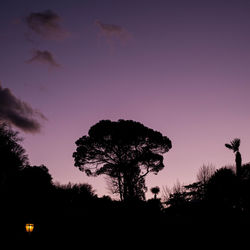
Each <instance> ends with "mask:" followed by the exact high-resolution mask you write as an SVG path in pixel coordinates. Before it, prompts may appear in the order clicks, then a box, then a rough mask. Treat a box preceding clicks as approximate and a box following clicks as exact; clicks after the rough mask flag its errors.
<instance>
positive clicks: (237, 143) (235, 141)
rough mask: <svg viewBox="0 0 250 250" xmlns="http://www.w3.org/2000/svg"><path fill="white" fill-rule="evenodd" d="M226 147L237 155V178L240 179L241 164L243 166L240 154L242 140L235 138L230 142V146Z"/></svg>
mask: <svg viewBox="0 0 250 250" xmlns="http://www.w3.org/2000/svg"><path fill="white" fill-rule="evenodd" d="M225 146H226V147H227V148H229V149H230V150H233V152H234V153H235V163H236V176H238V177H239V176H240V174H241V164H242V158H241V154H240V152H239V147H240V139H239V138H235V139H233V140H232V141H231V142H230V144H228V143H226V144H225Z"/></svg>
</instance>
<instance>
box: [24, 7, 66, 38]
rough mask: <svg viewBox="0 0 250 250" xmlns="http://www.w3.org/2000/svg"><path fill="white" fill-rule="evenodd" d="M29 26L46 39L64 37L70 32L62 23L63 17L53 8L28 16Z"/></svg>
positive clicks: (26, 20)
mask: <svg viewBox="0 0 250 250" xmlns="http://www.w3.org/2000/svg"><path fill="white" fill-rule="evenodd" d="M25 22H26V24H27V25H28V27H29V28H30V29H31V30H32V31H33V32H34V33H36V34H37V35H40V36H41V37H43V38H44V39H59V40H60V39H64V38H66V37H68V36H69V32H68V31H66V30H65V29H63V28H62V27H61V25H60V22H61V17H60V16H59V15H58V14H56V13H55V12H53V11H52V10H45V11H43V12H32V13H30V14H29V15H28V16H27V17H26V18H25Z"/></svg>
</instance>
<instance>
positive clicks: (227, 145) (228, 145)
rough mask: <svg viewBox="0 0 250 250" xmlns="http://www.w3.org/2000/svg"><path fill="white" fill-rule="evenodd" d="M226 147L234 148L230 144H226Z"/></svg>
mask: <svg viewBox="0 0 250 250" xmlns="http://www.w3.org/2000/svg"><path fill="white" fill-rule="evenodd" d="M225 147H227V148H229V149H233V147H232V146H231V145H230V144H227V143H226V144H225Z"/></svg>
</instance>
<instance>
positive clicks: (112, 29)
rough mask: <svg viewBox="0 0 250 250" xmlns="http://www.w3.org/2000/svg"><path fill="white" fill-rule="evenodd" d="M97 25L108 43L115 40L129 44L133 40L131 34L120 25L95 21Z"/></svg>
mask: <svg viewBox="0 0 250 250" xmlns="http://www.w3.org/2000/svg"><path fill="white" fill-rule="evenodd" d="M95 25H96V26H97V27H98V28H99V30H100V32H101V35H102V36H104V37H105V38H106V40H107V41H108V42H112V41H114V40H119V41H120V42H127V41H128V40H129V39H130V38H131V35H130V33H129V32H128V31H127V30H126V29H124V28H123V27H121V26H119V25H115V24H106V23H103V22H101V21H99V20H96V21H95Z"/></svg>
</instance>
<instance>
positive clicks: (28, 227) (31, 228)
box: [25, 223, 34, 233]
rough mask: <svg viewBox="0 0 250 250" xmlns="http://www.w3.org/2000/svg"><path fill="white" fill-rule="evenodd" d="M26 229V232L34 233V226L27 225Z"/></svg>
mask: <svg viewBox="0 0 250 250" xmlns="http://www.w3.org/2000/svg"><path fill="white" fill-rule="evenodd" d="M25 229H26V232H28V233H32V232H33V230H34V224H30V223H27V224H26V225H25Z"/></svg>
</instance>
